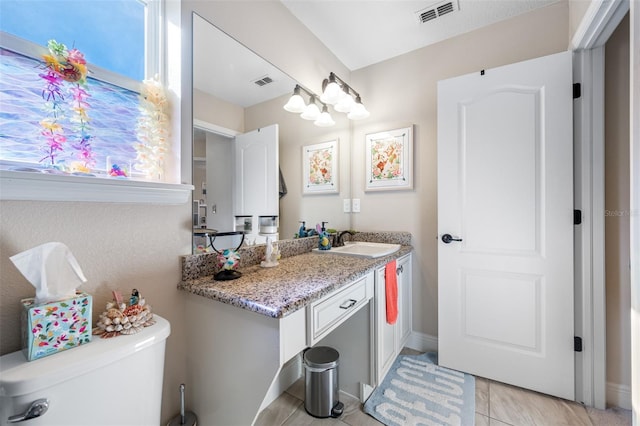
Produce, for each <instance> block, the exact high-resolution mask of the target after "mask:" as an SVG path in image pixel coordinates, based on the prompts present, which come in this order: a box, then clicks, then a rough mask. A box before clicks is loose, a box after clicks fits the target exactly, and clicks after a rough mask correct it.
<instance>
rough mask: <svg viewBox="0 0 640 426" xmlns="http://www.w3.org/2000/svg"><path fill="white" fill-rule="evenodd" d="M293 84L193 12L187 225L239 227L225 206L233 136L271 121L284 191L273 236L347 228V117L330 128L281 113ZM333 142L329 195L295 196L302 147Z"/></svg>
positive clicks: (230, 186)
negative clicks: (323, 226)
mask: <svg viewBox="0 0 640 426" xmlns="http://www.w3.org/2000/svg"><path fill="white" fill-rule="evenodd" d="M295 85H296V81H294V80H293V79H292V78H291V77H289V76H288V75H287V74H286V73H284V72H283V71H281V70H280V69H278V68H277V67H275V66H274V65H272V64H271V63H269V62H268V61H266V60H264V59H263V58H261V57H260V56H258V55H257V54H255V53H254V52H253V51H251V50H250V49H248V48H247V47H246V46H244V45H242V44H241V43H239V42H237V41H236V40H234V39H233V38H232V37H230V36H229V35H227V34H226V33H224V32H223V31H221V30H219V29H218V28H217V27H215V26H214V25H213V24H211V23H210V22H208V21H207V20H206V19H204V18H203V17H201V16H200V15H198V14H196V13H194V14H193V118H194V121H193V126H194V133H193V141H194V142H193V143H194V146H193V156H194V158H193V184H194V187H195V191H194V195H193V200H194V224H197V226H200V227H205V228H209V229H211V228H212V229H215V230H217V231H219V232H221V233H226V232H228V231H235V230H236V229H241V226H239V225H238V224H237V223H236V221H237V220H236V218H235V213H237V212H235V211H234V207H233V205H232V198H233V197H234V196H237V195H238V194H237V193H234V191H235V190H234V186H233V182H232V181H233V173H234V170H233V160H232V158H233V157H232V156H233V150H234V144H235V138H236V137H238V135H241V134H244V133H249V132H252V131H259V130H258V129H266V128H268V126H271V125H276V124H277V126H278V134H279V137H278V147H279V149H278V156H277V157H278V161H279V168H280V171H281V175H282V178H283V179H282V181H280V187H281V190H282V187H283V184H284V186H286V190H287V191H286V194H285V195H283V196H281V197H280V199H279V207H278V213H279V214H278V224H277V225H278V239H289V238H293V237H294V235H295V234H296V232H297V231H298V229H299V227H300V225H301V224H300V221H305V222H306V227H307V228H314V227H315V224H316V223H319V222H322V221H324V222H328V224H327V227H328V228H335V229H348V228H350V214H348V213H343V210H342V208H343V202H342V199H344V198H350V180H349V178H350V170H349V163H350V137H349V136H350V125H349V120H348V119H347V118H346V116H345V115H344V114H339V113H333V114H332V116H333V118H334V120H335V121H336V125H335V126H333V127H330V128H320V127H317V126H315V125H314V124H313V122H311V121H307V120H303V119H302V118H300V117H299V115H298V114H293V113H290V112H287V111H285V110H284V109H283V106H284V104H285V103H286V102H287V100H288V99H289V97H290V96H291V94H292V93H293V89H294V87H295ZM334 140H337V141H338V144H337V156H338V162H337V165H338V166H337V170H336V172H337V174H338V176H337V178H336V184H337V187H338V188H337V191H335V192H333V193H330V194H313V195H308V194H303V190H302V187H303V169H304V167H303V147H305V146H309V145H314V144H320V143H324V142H328V141H334ZM238 220H242V219H238ZM208 237H209V236H208V235H201V236H200V237H199V238H200V239H199V242H200V243H201V244H203V243H204V244H206V243H207V240H206V239H205V240H204V241H203V238H208ZM195 238H197V237H194V247H196V244H195V243H196V239H195ZM233 238H236V237H233ZM215 241H216V242H217V241H219V240H218V237H216V240H215ZM247 242H248V243H249V244H250V243H252V241H251V240H249V241H247ZM256 242H257V243H260V242H261V241H260V240H256ZM228 244H229V245H233V244H235V241H234V242H229V243H228ZM216 248H219V247H218V246H217V245H216Z"/></svg>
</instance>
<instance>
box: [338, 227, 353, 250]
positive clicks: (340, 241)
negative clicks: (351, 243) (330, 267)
mask: <svg viewBox="0 0 640 426" xmlns="http://www.w3.org/2000/svg"><path fill="white" fill-rule="evenodd" d="M344 234H349V235H351V236H354V235H356V233H355V231H342V232H339V233H338V234H337V235H336V237H335V239H334V242H333V246H334V247H342V246H344V241H342V237H343V236H344Z"/></svg>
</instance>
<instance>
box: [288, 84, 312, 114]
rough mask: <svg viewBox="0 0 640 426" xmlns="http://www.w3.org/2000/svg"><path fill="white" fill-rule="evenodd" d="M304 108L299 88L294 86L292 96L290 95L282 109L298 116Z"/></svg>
mask: <svg viewBox="0 0 640 426" xmlns="http://www.w3.org/2000/svg"><path fill="white" fill-rule="evenodd" d="M306 106H307V105H306V104H305V103H304V99H302V96H300V87H298V86H296V88H295V89H293V95H291V97H290V98H289V101H288V102H287V104H286V105H285V106H284V107H283V108H284V109H285V110H287V111H289V112H295V113H298V114H300V113H301V112H303V111H304V109H305V107H306Z"/></svg>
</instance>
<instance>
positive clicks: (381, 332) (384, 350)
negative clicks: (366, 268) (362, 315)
mask: <svg viewBox="0 0 640 426" xmlns="http://www.w3.org/2000/svg"><path fill="white" fill-rule="evenodd" d="M375 286H376V289H375V299H376V303H375V305H376V320H375V323H376V379H377V380H376V382H377V384H378V385H379V384H380V382H381V381H382V379H383V378H384V376H385V375H386V374H387V371H389V368H391V365H392V364H393V361H394V360H395V358H396V354H397V351H396V345H397V343H396V339H397V337H396V330H397V322H396V324H393V325H391V324H388V323H387V309H386V296H385V277H384V267H383V268H378V269H377V270H376V280H375Z"/></svg>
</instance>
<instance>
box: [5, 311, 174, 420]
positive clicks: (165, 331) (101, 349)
mask: <svg viewBox="0 0 640 426" xmlns="http://www.w3.org/2000/svg"><path fill="white" fill-rule="evenodd" d="M154 319H155V320H156V324H154V325H152V326H150V327H146V328H144V329H143V330H142V331H141V332H140V333H138V334H133V335H128V336H126V335H122V336H117V337H113V338H110V339H101V338H99V337H96V336H94V338H93V339H92V341H91V343H88V344H85V345H82V346H79V347H77V348H74V349H71V350H68V351H64V352H60V353H57V354H55V355H51V356H48V357H45V358H41V359H38V360H35V361H31V362H28V361H27V360H26V358H25V356H24V354H23V353H22V352H21V351H18V352H14V353H11V354H7V355H4V356H2V357H0V425H2V426H5V425H8V424H10V423H9V422H8V418H9V417H11V416H14V415H17V414H22V413H24V412H25V411H27V409H28V408H29V407H30V406H31V404H32V403H33V402H34V401H36V400H39V399H41V398H45V399H47V400H48V405H49V408H48V410H47V411H46V412H45V413H44V414H42V415H41V416H40V417H37V418H33V419H31V420H27V421H25V422H22V423H17V424H23V425H25V426H41V425H42V426H44V425H46V426H71V425H83V426H89V425H105V426H107V425H108V426H114V425H118V426H124V425H135V426H142V425H154V426H158V425H159V424H160V408H161V400H162V379H163V372H164V352H165V343H166V339H167V337H168V336H169V334H170V333H171V327H170V325H169V322H168V321H167V320H165V319H164V318H162V317H159V316H158V315H154ZM11 424H14V423H11Z"/></svg>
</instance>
